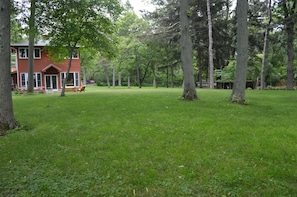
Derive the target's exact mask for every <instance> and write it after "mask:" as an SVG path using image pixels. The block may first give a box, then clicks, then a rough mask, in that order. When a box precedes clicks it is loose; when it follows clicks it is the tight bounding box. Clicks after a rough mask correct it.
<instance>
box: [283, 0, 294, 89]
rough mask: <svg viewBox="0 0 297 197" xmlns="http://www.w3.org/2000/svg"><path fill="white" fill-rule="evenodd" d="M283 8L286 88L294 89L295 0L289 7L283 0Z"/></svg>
mask: <svg viewBox="0 0 297 197" xmlns="http://www.w3.org/2000/svg"><path fill="white" fill-rule="evenodd" d="M282 3H283V9H284V14H285V29H286V32H287V55H288V67H287V87H286V89H287V90H293V89H294V58H295V57H294V37H295V31H294V27H295V23H296V22H295V21H296V19H295V17H296V16H295V14H296V6H297V1H294V3H293V6H292V7H291V8H290V9H289V8H288V7H287V1H286V0H283V2H282Z"/></svg>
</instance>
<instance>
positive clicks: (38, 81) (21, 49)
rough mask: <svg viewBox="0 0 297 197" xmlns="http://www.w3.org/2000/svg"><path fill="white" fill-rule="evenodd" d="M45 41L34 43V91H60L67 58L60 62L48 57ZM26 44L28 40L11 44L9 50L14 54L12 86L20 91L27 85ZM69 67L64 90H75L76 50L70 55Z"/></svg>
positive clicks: (78, 70) (76, 82) (78, 68)
mask: <svg viewBox="0 0 297 197" xmlns="http://www.w3.org/2000/svg"><path fill="white" fill-rule="evenodd" d="M47 45H48V42H47V41H44V40H43V41H38V42H37V43H35V45H34V53H33V56H34V91H42V92H44V91H51V92H53V91H61V89H62V87H63V84H62V82H63V80H64V78H65V77H66V73H67V68H68V58H65V60H64V61H63V62H62V63H56V62H54V61H53V60H51V59H49V57H48V52H47V51H46V49H45V46H47ZM28 46H29V42H21V43H15V44H11V51H12V52H13V53H15V54H16V62H15V66H12V72H11V76H12V87H14V88H17V89H20V90H22V91H26V90H27V85H28V52H29V50H28ZM72 58H73V59H72V63H71V69H70V72H69V76H68V79H67V81H66V90H67V89H68V90H71V91H72V90H77V88H78V87H79V86H80V81H81V79H80V59H79V54H78V50H76V52H75V53H74V54H73V56H72Z"/></svg>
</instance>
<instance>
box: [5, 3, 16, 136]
mask: <svg viewBox="0 0 297 197" xmlns="http://www.w3.org/2000/svg"><path fill="white" fill-rule="evenodd" d="M0 70H1V74H0V135H5V133H6V131H7V130H9V129H14V128H16V127H17V126H18V125H19V124H18V123H17V121H16V120H15V118H14V113H13V104H12V95H11V76H10V72H11V70H10V1H9V0H0Z"/></svg>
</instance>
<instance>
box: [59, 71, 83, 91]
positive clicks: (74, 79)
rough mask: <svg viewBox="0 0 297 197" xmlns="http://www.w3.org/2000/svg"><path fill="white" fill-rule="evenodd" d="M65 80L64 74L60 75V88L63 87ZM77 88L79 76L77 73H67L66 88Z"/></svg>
mask: <svg viewBox="0 0 297 197" xmlns="http://www.w3.org/2000/svg"><path fill="white" fill-rule="evenodd" d="M65 78H66V73H61V79H62V80H61V87H62V86H63V82H64V79H65ZM73 86H79V74H78V72H74V73H69V75H68V78H67V80H66V87H73Z"/></svg>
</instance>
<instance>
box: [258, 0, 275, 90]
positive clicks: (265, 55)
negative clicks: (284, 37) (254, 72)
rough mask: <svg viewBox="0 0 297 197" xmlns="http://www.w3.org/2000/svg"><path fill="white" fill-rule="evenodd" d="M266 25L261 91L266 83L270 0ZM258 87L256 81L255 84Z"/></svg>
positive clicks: (270, 19) (270, 18)
mask: <svg viewBox="0 0 297 197" xmlns="http://www.w3.org/2000/svg"><path fill="white" fill-rule="evenodd" d="M267 11H268V18H269V19H268V23H267V25H266V29H265V36H264V49H263V60H262V70H261V90H264V89H265V87H266V82H265V77H266V67H267V56H268V44H269V41H268V37H269V29H270V24H271V21H272V17H271V0H269V2H268V10H267ZM256 84H257V85H256V86H258V81H257V83H256Z"/></svg>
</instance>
